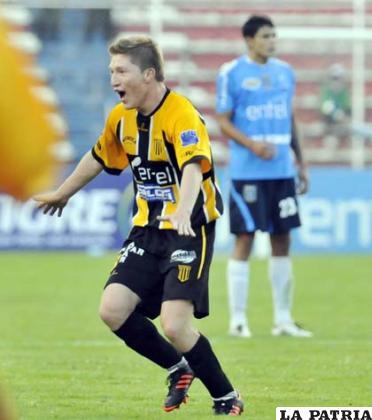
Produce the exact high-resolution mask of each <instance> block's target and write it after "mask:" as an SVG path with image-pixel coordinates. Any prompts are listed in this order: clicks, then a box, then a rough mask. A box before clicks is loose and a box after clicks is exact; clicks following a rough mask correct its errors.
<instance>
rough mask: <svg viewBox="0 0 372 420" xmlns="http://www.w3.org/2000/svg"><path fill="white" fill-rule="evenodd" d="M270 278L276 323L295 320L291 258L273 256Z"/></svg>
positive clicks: (270, 264)
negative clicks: (293, 313) (292, 309)
mask: <svg viewBox="0 0 372 420" xmlns="http://www.w3.org/2000/svg"><path fill="white" fill-rule="evenodd" d="M269 278H270V281H271V287H272V295H273V305H274V325H278V324H287V323H291V322H293V320H292V317H291V307H292V289H293V287H292V286H293V285H292V283H293V279H292V264H291V260H290V258H289V257H271V258H270V260H269Z"/></svg>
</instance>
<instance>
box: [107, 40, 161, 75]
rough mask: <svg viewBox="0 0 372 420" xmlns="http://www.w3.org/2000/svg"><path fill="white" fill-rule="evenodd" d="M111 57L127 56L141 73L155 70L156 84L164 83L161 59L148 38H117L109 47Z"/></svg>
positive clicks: (154, 45) (155, 46) (154, 44)
mask: <svg viewBox="0 0 372 420" xmlns="http://www.w3.org/2000/svg"><path fill="white" fill-rule="evenodd" d="M109 53H110V54H111V55H115V54H124V55H129V56H130V58H131V61H132V63H134V64H136V65H137V66H138V67H139V68H140V69H141V71H144V70H146V69H148V68H153V69H155V74H156V76H155V78H156V80H157V81H158V82H162V81H164V69H163V67H164V65H163V57H162V54H161V52H160V49H159V47H158V46H157V44H156V43H155V42H154V41H153V40H152V39H151V38H150V37H148V36H145V35H138V36H129V37H126V38H118V39H116V40H115V41H114V42H113V43H112V44H111V45H110V46H109Z"/></svg>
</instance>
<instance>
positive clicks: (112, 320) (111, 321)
mask: <svg viewBox="0 0 372 420" xmlns="http://www.w3.org/2000/svg"><path fill="white" fill-rule="evenodd" d="M99 316H100V318H101V319H102V321H103V322H104V323H105V324H106V325H107V326H108V327H109V328H110V329H111V330H112V331H115V330H117V329H118V328H119V327H120V326H121V325H122V324H123V323H124V321H125V320H126V318H127V316H126V315H125V311H124V312H123V311H119V310H118V309H116V308H114V307H112V306H110V305H109V304H101V306H100V308H99Z"/></svg>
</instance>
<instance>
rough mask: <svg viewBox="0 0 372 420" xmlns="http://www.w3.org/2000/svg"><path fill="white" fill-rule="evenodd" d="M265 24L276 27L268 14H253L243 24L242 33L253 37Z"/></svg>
mask: <svg viewBox="0 0 372 420" xmlns="http://www.w3.org/2000/svg"><path fill="white" fill-rule="evenodd" d="M263 26H271V27H272V28H274V24H273V22H272V20H271V19H270V18H269V17H268V16H259V15H253V16H251V17H250V18H249V19H248V20H247V21H246V22H245V24H244V25H243V27H242V35H243V37H244V38H247V37H248V38H253V37H254V36H255V35H256V33H257V31H258V30H259V29H261V28H262V27H263Z"/></svg>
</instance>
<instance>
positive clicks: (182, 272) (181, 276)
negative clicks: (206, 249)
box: [178, 264, 191, 283]
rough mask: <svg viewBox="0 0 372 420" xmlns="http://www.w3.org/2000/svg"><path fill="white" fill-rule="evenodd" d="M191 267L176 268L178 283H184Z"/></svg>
mask: <svg viewBox="0 0 372 420" xmlns="http://www.w3.org/2000/svg"><path fill="white" fill-rule="evenodd" d="M190 272H191V265H182V264H180V265H179V266H178V280H179V281H180V282H182V283H183V282H185V281H187V280H188V279H189V278H190Z"/></svg>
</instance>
